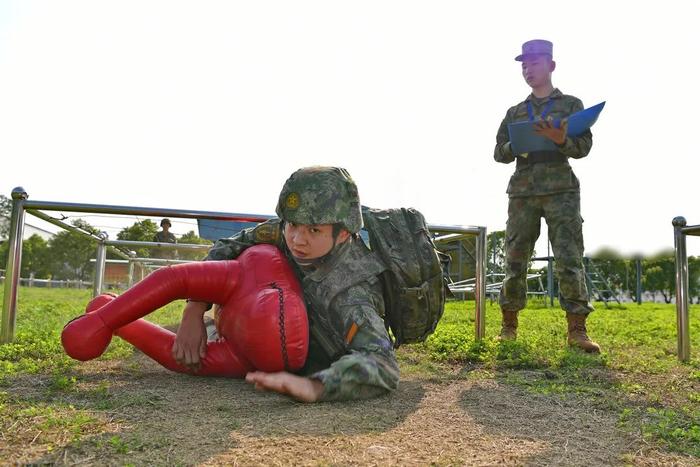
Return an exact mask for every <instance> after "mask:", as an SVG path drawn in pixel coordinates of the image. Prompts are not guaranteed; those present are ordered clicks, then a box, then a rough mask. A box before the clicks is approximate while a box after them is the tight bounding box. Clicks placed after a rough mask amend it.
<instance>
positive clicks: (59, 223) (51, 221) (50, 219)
mask: <svg viewBox="0 0 700 467" xmlns="http://www.w3.org/2000/svg"><path fill="white" fill-rule="evenodd" d="M25 210H26V211H27V212H28V213H29V214H31V215H32V216H35V217H38V218H39V219H42V220H44V221H46V222H48V223H49V224H53V225H55V226H56V227H60V228H62V229H65V230H68V231H70V232H74V233H77V234H80V235H82V236H84V237H88V238H90V239H92V240H94V241H96V242H101V241H102V239H101V238H100V237H99V236H97V235H95V234H93V233H91V232H88V231H86V230H83V229H81V228H79V227H75V226H74V225H70V224H66V223H65V222H63V221H61V220H59V219H56V218H54V217H51V216H49V215H48V214H45V213H43V212H41V211H37V210H36V209H25ZM109 251H111V252H112V253H114V254H116V255H117V256H119V257H120V258H124V259H129V255H128V254H126V253H124V252H123V251H121V250H120V249H118V248H109Z"/></svg>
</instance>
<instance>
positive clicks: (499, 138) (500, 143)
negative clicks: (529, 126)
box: [493, 109, 515, 164]
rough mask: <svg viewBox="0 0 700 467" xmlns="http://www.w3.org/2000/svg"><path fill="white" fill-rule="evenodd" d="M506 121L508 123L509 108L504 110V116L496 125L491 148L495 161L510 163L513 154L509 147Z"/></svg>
mask: <svg viewBox="0 0 700 467" xmlns="http://www.w3.org/2000/svg"><path fill="white" fill-rule="evenodd" d="M508 123H510V109H509V110H508V112H506V116H505V118H503V121H502V122H501V126H500V127H498V133H497V134H496V147H495V148H494V150H493V158H494V160H495V161H496V162H501V163H503V164H510V163H511V162H513V161H514V160H515V155H514V154H513V150H512V149H511V147H510V136H509V135H508Z"/></svg>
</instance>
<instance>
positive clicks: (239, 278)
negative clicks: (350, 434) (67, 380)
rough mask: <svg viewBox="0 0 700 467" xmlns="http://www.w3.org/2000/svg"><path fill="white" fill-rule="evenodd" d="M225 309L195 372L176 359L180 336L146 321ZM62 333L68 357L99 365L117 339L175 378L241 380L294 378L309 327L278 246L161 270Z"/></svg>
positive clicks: (91, 307) (97, 303)
mask: <svg viewBox="0 0 700 467" xmlns="http://www.w3.org/2000/svg"><path fill="white" fill-rule="evenodd" d="M184 298H189V299H192V300H196V301H202V302H210V303H217V304H219V305H221V310H220V312H219V319H218V322H217V330H218V334H219V339H218V340H216V341H214V342H208V343H207V350H206V356H205V357H204V359H202V362H201V363H202V364H201V367H200V369H199V370H198V371H196V372H194V371H192V370H190V369H189V368H187V367H185V366H183V365H180V364H178V363H177V362H176V361H175V359H174V358H173V356H172V354H171V350H172V347H173V343H174V341H175V334H173V333H172V332H170V331H168V330H166V329H163V328H161V327H160V326H156V325H155V324H151V323H149V322H148V321H145V320H143V319H139V318H142V317H144V316H145V315H147V314H149V313H151V312H152V311H155V310H157V309H158V308H160V307H162V306H164V305H167V304H168V303H170V302H171V301H173V300H176V299H184ZM86 312H87V313H86V314H85V315H82V316H80V317H78V318H76V319H74V320H73V321H71V322H69V323H68V324H67V325H66V326H65V328H63V332H62V334H61V343H62V344H63V348H64V349H65V351H66V353H67V354H68V355H70V356H71V357H73V358H75V359H77V360H90V359H93V358H97V357H99V356H100V355H102V353H103V352H104V351H105V349H106V348H107V346H108V345H109V342H110V341H111V339H112V334H116V335H117V336H119V337H121V338H122V339H124V340H126V341H128V342H129V343H131V344H132V345H134V346H135V347H136V348H138V349H139V350H141V351H142V352H144V353H145V354H146V355H148V356H149V357H151V358H153V359H154V360H155V361H157V362H158V363H160V364H161V365H163V366H164V367H166V368H168V369H169V370H172V371H177V372H181V373H191V374H196V375H202V376H228V377H234V378H241V377H243V376H245V375H246V373H248V372H249V371H253V370H261V371H265V372H274V371H283V370H286V371H295V370H298V369H300V368H301V367H302V366H303V365H304V362H305V360H306V354H307V351H308V342H309V330H308V320H307V315H306V308H305V305H304V298H303V294H302V291H301V287H300V285H299V281H298V280H297V278H296V276H295V275H294V271H293V270H292V268H291V267H290V265H289V263H288V262H287V259H286V258H285V256H284V255H283V254H282V253H281V252H280V251H279V250H278V249H277V248H276V247H274V246H272V245H256V246H252V247H250V248H248V249H246V250H245V251H244V252H243V253H242V254H241V255H240V256H239V257H238V259H237V260H233V261H202V262H198V263H188V264H179V265H176V266H168V267H165V268H161V269H158V270H156V271H155V272H153V273H152V274H150V275H148V276H147V277H146V278H145V279H144V280H142V281H141V282H139V283H138V284H136V285H134V286H133V287H132V288H130V289H129V290H127V291H126V292H124V293H123V294H122V295H120V296H118V297H115V296H113V295H108V294H103V295H100V296H98V297H96V298H94V299H93V300H92V301H91V302H90V303H89V304H88V306H87V310H86Z"/></svg>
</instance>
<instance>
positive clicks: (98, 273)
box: [92, 241, 107, 297]
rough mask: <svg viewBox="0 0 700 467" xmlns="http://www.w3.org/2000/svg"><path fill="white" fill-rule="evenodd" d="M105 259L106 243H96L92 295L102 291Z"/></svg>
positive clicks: (94, 295)
mask: <svg viewBox="0 0 700 467" xmlns="http://www.w3.org/2000/svg"><path fill="white" fill-rule="evenodd" d="M106 259H107V245H105V242H104V241H101V242H99V243H98V244H97V257H96V259H95V283H94V284H93V288H92V296H93V297H97V296H98V295H99V294H101V293H102V286H103V284H104V279H105V260H106Z"/></svg>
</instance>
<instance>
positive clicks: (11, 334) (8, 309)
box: [0, 187, 28, 344]
mask: <svg viewBox="0 0 700 467" xmlns="http://www.w3.org/2000/svg"><path fill="white" fill-rule="evenodd" d="M27 198H28V196H27V192H26V191H25V190H24V188H22V187H17V188H15V189H14V190H12V216H11V217H10V232H9V233H10V237H9V239H8V246H9V248H8V250H7V266H6V267H5V295H4V298H3V303H2V323H0V344H8V343H10V342H12V341H13V340H14V338H15V323H16V321H17V288H18V286H19V273H20V270H21V269H22V237H23V236H24V203H25V202H26V200H27Z"/></svg>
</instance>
